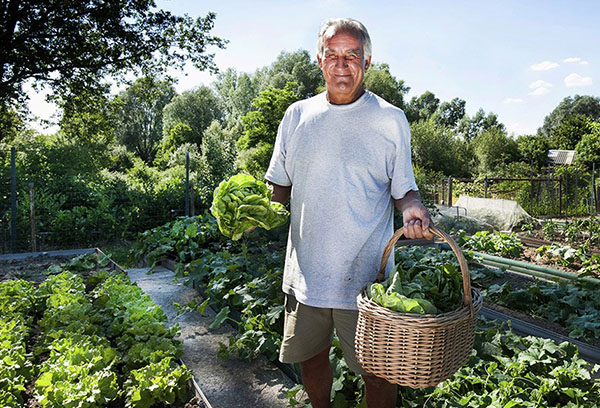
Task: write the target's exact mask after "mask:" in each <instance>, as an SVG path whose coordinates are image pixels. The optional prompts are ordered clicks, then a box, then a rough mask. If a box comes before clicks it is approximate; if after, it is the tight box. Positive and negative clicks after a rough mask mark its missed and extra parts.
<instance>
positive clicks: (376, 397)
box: [363, 375, 398, 408]
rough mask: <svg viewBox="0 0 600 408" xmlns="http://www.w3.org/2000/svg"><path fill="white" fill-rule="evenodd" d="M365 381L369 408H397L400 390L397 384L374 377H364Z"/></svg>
mask: <svg viewBox="0 0 600 408" xmlns="http://www.w3.org/2000/svg"><path fill="white" fill-rule="evenodd" d="M363 380H365V391H366V393H367V406H368V407H369V408H394V407H395V406H396V396H397V395H398V390H397V388H396V385H395V384H391V383H389V382H387V381H386V380H384V379H383V378H379V377H375V376H373V375H363Z"/></svg>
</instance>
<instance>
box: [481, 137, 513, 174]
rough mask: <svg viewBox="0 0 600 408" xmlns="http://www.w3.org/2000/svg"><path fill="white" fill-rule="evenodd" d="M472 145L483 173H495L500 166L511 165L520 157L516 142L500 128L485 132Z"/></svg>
mask: <svg viewBox="0 0 600 408" xmlns="http://www.w3.org/2000/svg"><path fill="white" fill-rule="evenodd" d="M471 144H472V146H473V151H474V152H475V156H476V158H477V160H478V162H479V171H480V172H481V173H485V172H491V171H494V170H495V169H496V168H497V167H498V166H499V165H500V164H505V163H510V162H512V161H515V160H516V159H517V157H518V146H517V142H516V140H514V139H512V138H511V137H509V136H508V135H507V134H506V132H504V131H502V130H500V129H498V128H490V129H487V130H484V131H483V132H481V133H479V134H478V135H477V136H476V137H475V138H474V139H473V140H472V142H471Z"/></svg>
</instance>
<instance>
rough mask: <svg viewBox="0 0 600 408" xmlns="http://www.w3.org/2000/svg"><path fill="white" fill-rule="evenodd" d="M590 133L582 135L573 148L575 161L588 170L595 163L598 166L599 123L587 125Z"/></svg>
mask: <svg viewBox="0 0 600 408" xmlns="http://www.w3.org/2000/svg"><path fill="white" fill-rule="evenodd" d="M589 128H590V133H588V134H587V135H583V137H582V138H581V140H580V141H579V143H577V146H576V147H575V161H576V162H577V163H578V164H581V165H583V166H585V167H587V168H588V169H591V168H592V164H593V163H596V168H598V166H600V122H592V123H590V125H589Z"/></svg>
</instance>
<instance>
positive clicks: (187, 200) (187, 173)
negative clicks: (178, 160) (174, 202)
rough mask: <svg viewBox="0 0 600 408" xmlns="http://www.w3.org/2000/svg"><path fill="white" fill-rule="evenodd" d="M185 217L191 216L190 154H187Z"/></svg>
mask: <svg viewBox="0 0 600 408" xmlns="http://www.w3.org/2000/svg"><path fill="white" fill-rule="evenodd" d="M185 215H186V217H189V216H190V152H185Z"/></svg>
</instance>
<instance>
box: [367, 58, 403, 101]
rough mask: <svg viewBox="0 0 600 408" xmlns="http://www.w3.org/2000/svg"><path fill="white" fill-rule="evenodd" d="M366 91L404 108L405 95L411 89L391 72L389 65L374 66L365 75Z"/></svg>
mask: <svg viewBox="0 0 600 408" xmlns="http://www.w3.org/2000/svg"><path fill="white" fill-rule="evenodd" d="M364 86H365V89H368V90H369V91H371V92H374V93H376V94H377V95H379V96H381V97H382V98H383V99H385V100H386V101H388V102H389V103H391V104H392V105H394V106H397V107H399V108H401V109H402V108H404V95H406V94H407V93H408V91H409V90H410V88H409V87H408V86H406V85H405V84H404V81H403V80H401V79H397V78H396V77H394V76H393V75H392V73H391V72H390V67H389V65H388V64H385V63H383V64H372V65H371V66H370V67H369V69H367V72H366V73H365V82H364Z"/></svg>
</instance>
